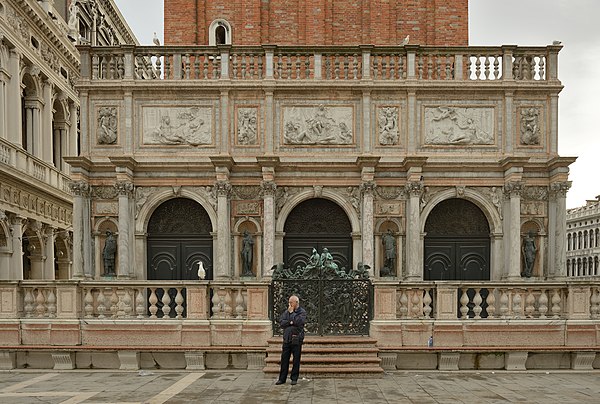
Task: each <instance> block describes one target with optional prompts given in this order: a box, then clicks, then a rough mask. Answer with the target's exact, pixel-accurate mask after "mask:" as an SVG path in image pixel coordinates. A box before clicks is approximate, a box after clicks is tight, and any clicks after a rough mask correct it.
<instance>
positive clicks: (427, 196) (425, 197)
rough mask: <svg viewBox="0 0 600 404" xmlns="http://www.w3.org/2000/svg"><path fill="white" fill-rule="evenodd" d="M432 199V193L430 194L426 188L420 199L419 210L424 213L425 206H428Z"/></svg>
mask: <svg viewBox="0 0 600 404" xmlns="http://www.w3.org/2000/svg"><path fill="white" fill-rule="evenodd" d="M430 199H431V192H429V187H424V188H423V193H422V194H421V197H420V198H419V208H420V210H421V211H423V209H424V208H425V206H427V203H428V202H429V200H430Z"/></svg>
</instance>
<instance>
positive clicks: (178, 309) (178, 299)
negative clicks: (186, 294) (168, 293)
mask: <svg viewBox="0 0 600 404" xmlns="http://www.w3.org/2000/svg"><path fill="white" fill-rule="evenodd" d="M175 304H176V306H175V313H176V316H175V318H179V319H181V318H183V295H182V294H181V288H177V295H176V296H175Z"/></svg>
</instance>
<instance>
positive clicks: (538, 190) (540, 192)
mask: <svg viewBox="0 0 600 404" xmlns="http://www.w3.org/2000/svg"><path fill="white" fill-rule="evenodd" d="M522 197H523V199H524V200H531V201H547V200H548V187H537V186H536V187H525V188H524V189H523V196H522Z"/></svg>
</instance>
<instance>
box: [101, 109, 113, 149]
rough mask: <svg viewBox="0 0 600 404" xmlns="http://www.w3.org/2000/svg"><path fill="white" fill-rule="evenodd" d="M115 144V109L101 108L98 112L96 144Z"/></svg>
mask: <svg viewBox="0 0 600 404" xmlns="http://www.w3.org/2000/svg"><path fill="white" fill-rule="evenodd" d="M116 142H117V108H115V107H102V108H100V109H99V110H98V144H115V143H116Z"/></svg>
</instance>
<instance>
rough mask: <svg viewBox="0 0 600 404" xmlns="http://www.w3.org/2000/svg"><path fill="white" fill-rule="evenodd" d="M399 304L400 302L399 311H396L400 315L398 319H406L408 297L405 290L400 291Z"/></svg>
mask: <svg viewBox="0 0 600 404" xmlns="http://www.w3.org/2000/svg"><path fill="white" fill-rule="evenodd" d="M399 302H400V310H398V312H399V313H400V318H407V316H408V296H407V294H406V289H401V290H400V297H399Z"/></svg>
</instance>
